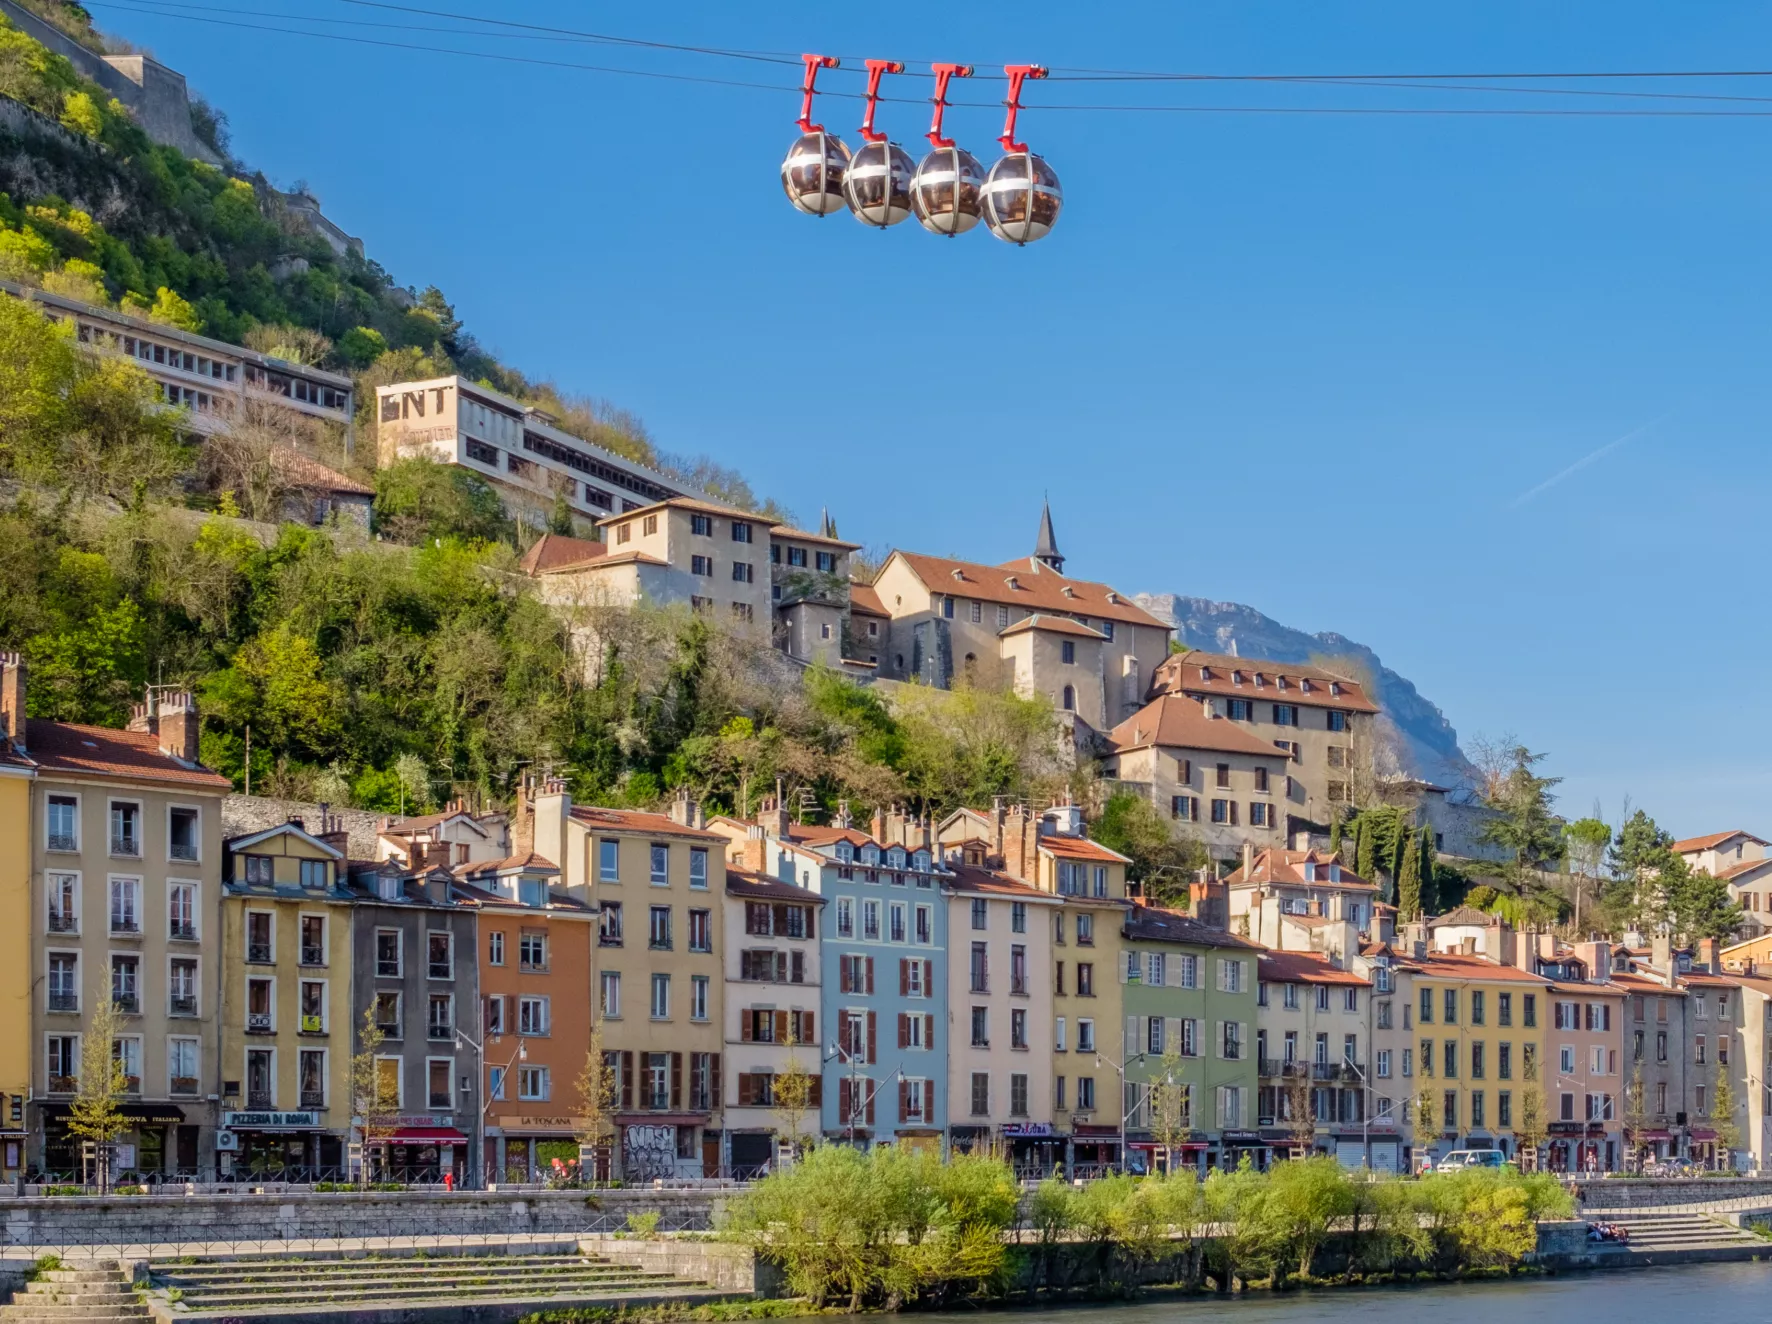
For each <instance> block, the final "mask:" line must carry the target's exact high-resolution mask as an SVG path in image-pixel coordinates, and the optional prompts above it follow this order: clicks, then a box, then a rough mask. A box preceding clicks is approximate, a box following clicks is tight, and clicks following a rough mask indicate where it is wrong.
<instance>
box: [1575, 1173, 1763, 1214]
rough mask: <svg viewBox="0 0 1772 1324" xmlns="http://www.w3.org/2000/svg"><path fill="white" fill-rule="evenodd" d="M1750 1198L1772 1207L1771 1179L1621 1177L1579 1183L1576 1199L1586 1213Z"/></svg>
mask: <svg viewBox="0 0 1772 1324" xmlns="http://www.w3.org/2000/svg"><path fill="white" fill-rule="evenodd" d="M1750 1197H1752V1198H1757V1197H1764V1198H1765V1199H1766V1202H1767V1203H1768V1204H1769V1205H1772V1177H1713V1178H1709V1179H1705V1178H1694V1179H1693V1180H1691V1181H1667V1180H1665V1179H1654V1180H1647V1179H1639V1178H1631V1177H1618V1178H1608V1179H1606V1180H1604V1181H1590V1182H1580V1183H1577V1186H1576V1198H1577V1200H1578V1201H1579V1202H1580V1204H1581V1207H1582V1208H1583V1209H1587V1210H1600V1209H1659V1208H1662V1207H1664V1206H1666V1205H1701V1204H1708V1203H1710V1202H1712V1201H1722V1200H1741V1199H1747V1198H1750Z"/></svg>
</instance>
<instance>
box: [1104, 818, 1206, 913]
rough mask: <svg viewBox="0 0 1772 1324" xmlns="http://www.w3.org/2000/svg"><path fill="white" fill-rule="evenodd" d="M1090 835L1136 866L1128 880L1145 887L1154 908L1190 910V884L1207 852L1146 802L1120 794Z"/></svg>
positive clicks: (1132, 866)
mask: <svg viewBox="0 0 1772 1324" xmlns="http://www.w3.org/2000/svg"><path fill="white" fill-rule="evenodd" d="M1090 835H1091V837H1092V838H1093V839H1094V840H1096V841H1099V842H1100V843H1101V844H1102V845H1104V846H1106V847H1107V848H1108V849H1109V850H1116V851H1119V852H1120V854H1122V855H1124V856H1126V857H1127V858H1129V859H1130V860H1131V861H1132V863H1131V864H1129V865H1128V866H1127V867H1126V876H1127V877H1128V878H1129V879H1131V880H1132V881H1134V882H1137V883H1141V884H1143V885H1144V895H1145V897H1146V899H1147V900H1149V901H1150V903H1151V904H1152V905H1154V906H1172V907H1177V908H1180V909H1184V910H1185V909H1186V908H1187V903H1188V883H1189V882H1190V880H1191V879H1192V877H1193V875H1194V873H1195V872H1196V871H1197V870H1199V869H1203V868H1205V867H1206V863H1207V855H1206V847H1205V846H1204V845H1203V844H1202V843H1201V842H1200V841H1199V839H1198V838H1196V837H1189V836H1184V835H1182V834H1180V833H1178V832H1176V831H1175V830H1174V829H1173V828H1172V827H1171V825H1170V824H1169V822H1168V821H1167V820H1166V819H1164V818H1163V816H1162V815H1161V814H1159V813H1158V812H1157V810H1156V807H1155V806H1154V805H1152V804H1151V802H1150V800H1149V799H1148V798H1147V797H1145V796H1142V795H1140V794H1138V793H1137V792H1136V791H1116V792H1115V793H1114V794H1112V795H1110V796H1109V797H1108V799H1107V803H1106V804H1104V805H1103V806H1102V807H1101V813H1100V814H1099V815H1097V816H1096V819H1095V822H1094V823H1092V824H1091V825H1090Z"/></svg>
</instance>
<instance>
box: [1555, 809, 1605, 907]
mask: <svg viewBox="0 0 1772 1324" xmlns="http://www.w3.org/2000/svg"><path fill="white" fill-rule="evenodd" d="M1594 810H1595V812H1594V813H1593V814H1591V815H1589V816H1588V817H1587V818H1578V819H1576V820H1575V821H1574V822H1573V823H1570V824H1567V825H1566V826H1565V827H1564V828H1563V838H1564V842H1565V855H1566V858H1567V859H1568V862H1569V875H1570V884H1571V890H1572V891H1573V892H1574V897H1573V900H1574V908H1575V927H1576V928H1577V929H1579V928H1580V927H1581V912H1582V903H1583V902H1584V901H1586V900H1587V898H1588V897H1589V896H1590V895H1594V894H1597V892H1598V891H1599V888H1600V885H1601V883H1600V868H1601V866H1602V865H1603V864H1604V863H1605V859H1606V848H1607V847H1608V846H1610V845H1611V844H1612V829H1611V827H1610V826H1608V825H1607V824H1606V823H1605V822H1604V821H1603V820H1602V819H1601V818H1600V815H1599V805H1597V804H1596V805H1595V806H1594Z"/></svg>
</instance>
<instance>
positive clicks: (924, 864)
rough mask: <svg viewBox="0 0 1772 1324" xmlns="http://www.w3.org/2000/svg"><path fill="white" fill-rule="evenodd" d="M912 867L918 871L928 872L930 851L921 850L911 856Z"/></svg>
mask: <svg viewBox="0 0 1772 1324" xmlns="http://www.w3.org/2000/svg"><path fill="white" fill-rule="evenodd" d="M911 868H913V869H915V870H916V871H917V872H918V873H928V872H929V852H928V851H926V850H920V851H918V852H917V853H916V854H915V855H913V856H911Z"/></svg>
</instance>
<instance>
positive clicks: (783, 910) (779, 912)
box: [772, 906, 788, 934]
mask: <svg viewBox="0 0 1772 1324" xmlns="http://www.w3.org/2000/svg"><path fill="white" fill-rule="evenodd" d="M772 918H773V919H774V921H775V931H776V933H778V934H781V933H786V932H787V931H788V908H787V907H786V906H776V907H775V908H774V914H773V916H772Z"/></svg>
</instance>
